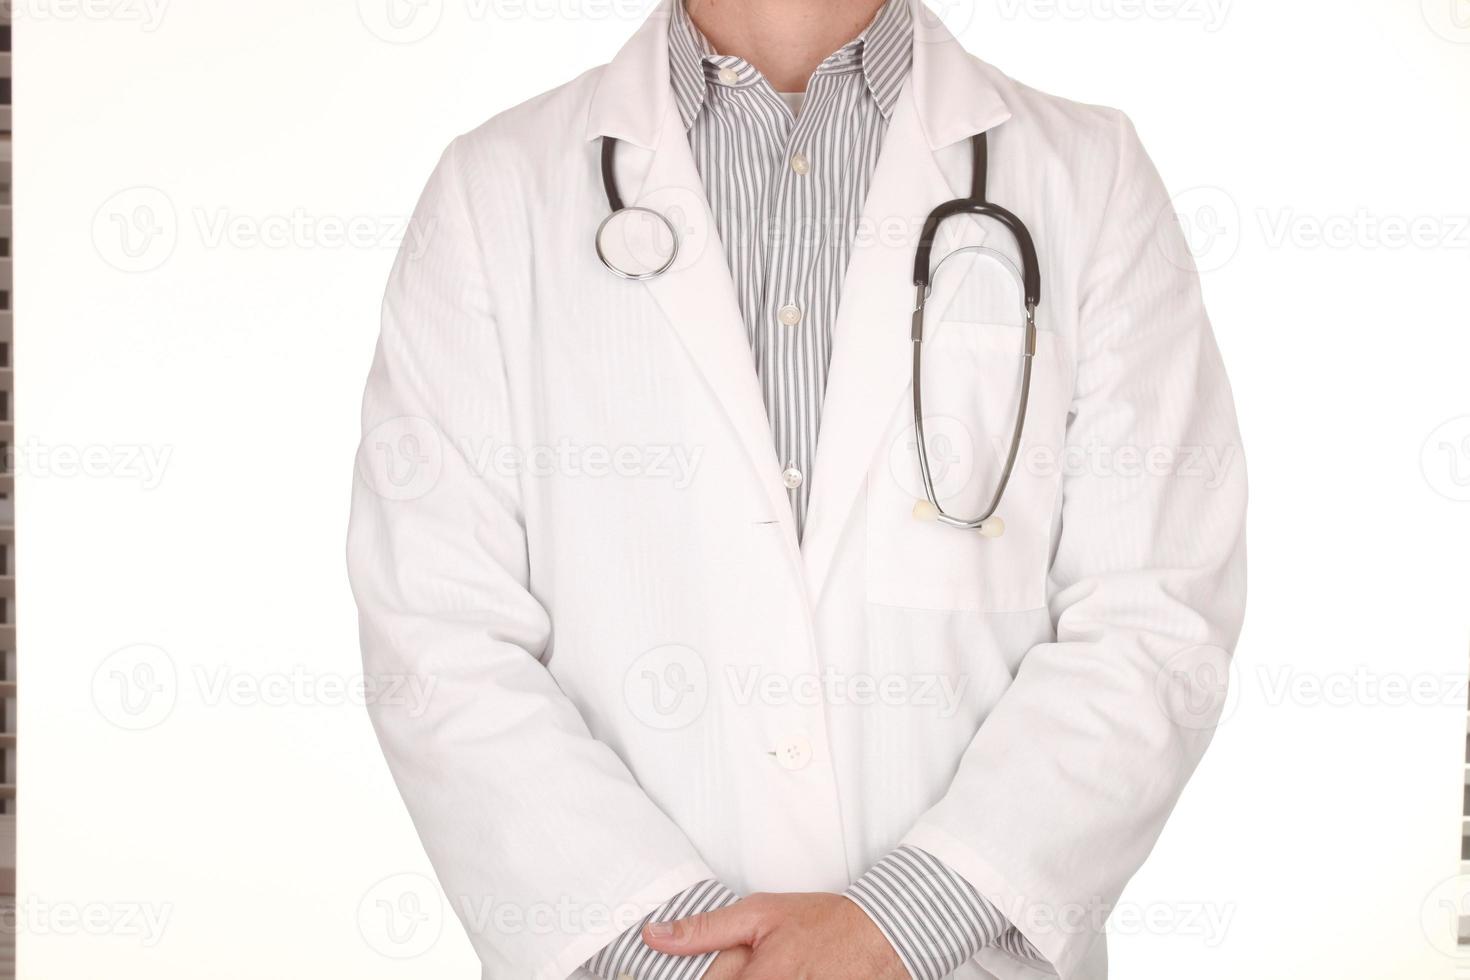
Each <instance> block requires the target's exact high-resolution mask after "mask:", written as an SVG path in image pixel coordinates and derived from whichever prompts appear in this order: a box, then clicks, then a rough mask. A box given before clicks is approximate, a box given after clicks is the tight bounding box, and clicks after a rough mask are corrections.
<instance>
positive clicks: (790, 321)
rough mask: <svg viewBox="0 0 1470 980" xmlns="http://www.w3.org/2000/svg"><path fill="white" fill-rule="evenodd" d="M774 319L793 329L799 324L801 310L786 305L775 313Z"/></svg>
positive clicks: (788, 304)
mask: <svg viewBox="0 0 1470 980" xmlns="http://www.w3.org/2000/svg"><path fill="white" fill-rule="evenodd" d="M776 319H778V320H780V321H781V322H782V323H784V324H786V326H788V327H794V326H796V325H797V324H798V323H800V322H801V310H800V309H798V308H797V307H795V306H792V305H791V304H790V303H787V304H786V305H785V306H783V307H781V308H780V309H779V310H777V311H776Z"/></svg>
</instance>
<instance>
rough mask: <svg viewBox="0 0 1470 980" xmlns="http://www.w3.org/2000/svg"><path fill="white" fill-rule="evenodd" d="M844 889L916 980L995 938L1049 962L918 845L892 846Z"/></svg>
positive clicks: (933, 976)
mask: <svg viewBox="0 0 1470 980" xmlns="http://www.w3.org/2000/svg"><path fill="white" fill-rule="evenodd" d="M845 894H846V896H847V897H848V898H850V899H852V901H853V902H854V903H856V904H857V906H858V908H860V909H862V910H863V911H864V912H866V913H867V915H868V918H870V919H872V920H873V922H874V924H875V925H877V926H878V928H879V929H880V930H881V931H882V933H883V935H884V936H885V937H887V939H888V941H889V942H890V943H892V944H893V949H894V951H895V952H896V953H898V958H899V959H900V960H902V961H903V965H904V967H905V968H906V969H907V970H908V972H909V976H911V977H912V978H913V980H941V978H943V977H947V976H949V975H950V974H951V973H953V972H954V971H955V970H958V969H959V968H960V965H961V964H962V963H964V962H965V961H966V960H969V959H970V958H971V957H973V956H974V955H975V954H976V953H978V952H980V950H982V949H984V948H985V947H986V946H989V945H991V944H998V945H999V948H1001V949H1003V950H1005V952H1007V953H1009V954H1011V955H1012V956H1015V957H1017V958H1019V959H1025V960H1034V961H1035V962H1037V963H1039V964H1045V963H1046V960H1045V959H1044V958H1042V956H1041V955H1040V954H1039V953H1037V952H1036V949H1035V948H1034V947H1033V946H1032V945H1031V943H1030V942H1028V941H1027V939H1026V937H1024V936H1022V935H1021V934H1020V933H1019V932H1017V931H1016V930H1015V929H1014V928H1013V927H1012V926H1011V924H1010V923H1009V922H1007V921H1006V918H1005V916H1003V915H1002V914H1001V913H1000V910H999V909H997V908H996V907H995V906H994V905H993V904H991V902H989V901H988V900H987V899H986V898H985V897H984V896H983V895H981V894H980V893H979V892H978V891H976V890H975V886H973V885H971V884H970V883H969V882H968V881H966V880H965V879H964V878H961V877H960V876H959V875H958V874H957V873H955V872H954V871H952V870H950V868H949V866H948V865H946V864H944V863H943V862H942V861H940V860H939V859H938V858H936V857H934V856H933V855H932V854H929V853H927V852H925V851H921V850H919V849H918V848H917V847H913V846H910V845H908V844H904V845H901V846H899V847H898V848H897V849H895V850H893V851H890V852H889V853H888V855H887V856H886V857H884V858H883V859H882V860H881V861H879V862H878V863H877V864H875V865H873V867H872V868H870V869H869V870H868V872H867V874H865V875H863V876H862V877H861V878H859V879H858V880H857V881H855V882H853V883H852V885H851V886H849V887H848V889H847V891H846V892H845Z"/></svg>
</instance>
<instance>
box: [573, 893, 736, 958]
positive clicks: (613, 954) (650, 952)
mask: <svg viewBox="0 0 1470 980" xmlns="http://www.w3.org/2000/svg"><path fill="white" fill-rule="evenodd" d="M738 898H739V896H738V895H736V894H735V893H734V892H732V891H731V890H730V889H728V888H726V887H725V886H724V885H722V884H721V883H720V882H718V881H716V880H714V879H713V878H711V879H709V880H708V881H701V882H700V883H699V884H697V885H693V886H691V887H689V888H686V889H685V890H684V891H682V892H680V893H679V894H677V895H675V896H674V897H673V898H671V899H669V900H668V901H667V902H665V903H664V904H662V905H660V906H659V907H658V908H656V909H654V910H653V911H652V912H650V913H648V915H647V916H645V917H644V918H643V919H642V920H640V921H639V922H638V923H637V924H636V925H634V926H632V927H630V928H629V929H628V930H627V931H626V932H624V933H623V934H622V935H621V936H619V937H618V938H617V939H614V940H613V941H612V942H610V943H608V944H607V945H606V946H604V947H603V948H602V950H601V952H599V953H598V954H597V955H596V956H594V957H592V959H590V960H588V961H587V962H586V964H584V965H585V966H586V968H587V969H588V970H589V971H591V972H592V973H595V974H597V975H598V976H599V977H601V978H602V980H699V978H700V977H702V976H704V973H705V971H706V970H708V969H709V966H710V964H711V963H713V962H714V959H715V956H716V955H718V953H701V954H699V955H698V956H674V955H672V954H670V953H660V952H659V951H658V950H655V949H651V948H650V947H648V946H647V945H645V944H644V942H643V936H642V933H643V927H644V926H645V925H647V924H648V923H650V922H668V921H672V920H674V919H683V918H686V917H687V916H691V915H696V914H698V913H700V912H711V911H714V910H715V909H720V908H724V907H725V906H726V905H730V904H731V903H733V902H735V901H736V900H737V899H738Z"/></svg>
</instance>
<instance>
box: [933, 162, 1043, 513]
mask: <svg viewBox="0 0 1470 980" xmlns="http://www.w3.org/2000/svg"><path fill="white" fill-rule="evenodd" d="M970 145H971V148H972V150H973V158H974V169H973V172H972V175H971V178H970V196H969V197H967V198H959V199H956V200H953V201H947V202H945V203H944V204H941V205H940V206H939V207H937V208H935V209H934V210H933V211H931V212H929V216H928V217H927V218H926V219H925V220H924V227H923V230H922V231H921V232H920V235H919V247H918V249H917V250H916V251H915V253H914V312H913V316H912V318H911V320H910V323H909V339H910V341H911V342H912V343H913V389H914V438H915V444H916V445H915V450H916V452H917V455H918V457H919V475H920V477H921V478H922V479H923V483H924V497H925V499H924V500H921V501H919V502H918V503H917V504H915V505H914V516H915V517H917V518H919V519H920V520H932V521H937V522H939V523H940V524H944V525H947V526H949V527H957V528H963V529H966V530H975V531H979V532H980V534H982V535H983V536H985V537H1000V535H1001V534H1003V533H1005V522H1004V521H1002V520H1001V519H1000V517H998V516H997V515H996V510H997V509H999V507H1000V502H1001V499H1002V498H1003V497H1004V496H1005V492H1006V487H1007V486H1008V485H1009V484H1010V481H1011V472H1012V471H1013V470H1014V469H1015V466H1016V456H1017V454H1018V453H1019V452H1020V449H1021V437H1022V435H1023V433H1024V432H1025V427H1026V408H1027V406H1028V404H1029V403H1030V399H1031V365H1032V362H1033V361H1034V360H1035V356H1036V307H1037V306H1038V305H1040V303H1041V264H1040V262H1039V261H1038V260H1037V257H1036V245H1035V243H1034V242H1033V241H1032V239H1031V233H1030V232H1029V231H1027V229H1026V226H1025V224H1023V223H1022V221H1021V219H1020V218H1017V217H1016V216H1015V215H1014V214H1012V213H1011V212H1009V211H1007V210H1006V209H1005V208H1003V207H1001V206H999V205H997V204H991V203H990V202H988V201H986V200H985V178H986V171H987V163H988V161H987V146H986V136H985V134H984V133H977V134H976V135H974V136H972V137H970ZM959 214H973V215H978V216H980V217H987V218H992V219H994V220H995V221H997V222H999V223H1000V224H1001V225H1003V226H1004V227H1005V228H1006V230H1008V231H1009V232H1010V233H1011V235H1012V237H1014V238H1015V240H1016V245H1017V247H1018V248H1019V249H1020V250H1021V288H1022V291H1023V294H1024V297H1025V304H1026V329H1025V337H1024V339H1023V341H1022V350H1021V355H1022V368H1021V395H1020V398H1019V399H1018V400H1017V403H1016V416H1015V420H1014V422H1013V424H1012V427H1011V441H1010V448H1009V449H1008V450H1007V452H1006V459H1005V465H1004V466H1003V467H1002V468H1001V473H1000V480H999V481H998V483H997V485H996V488H995V493H994V494H992V495H991V498H990V502H989V504H988V505H987V506H986V508H985V511H984V513H982V514H981V515H980V516H979V517H975V518H971V519H965V518H960V517H954V516H952V515H950V514H947V513H945V511H944V508H943V507H942V506H941V505H940V503H939V496H938V494H936V493H935V491H934V478H933V475H932V474H931V473H930V469H929V447H928V443H927V442H926V440H925V438H924V402H923V394H922V386H921V380H922V375H923V358H922V356H921V354H922V350H923V345H924V303H925V301H926V300H927V299H928V297H929V290H930V286H931V281H932V277H933V271H934V269H931V267H930V264H929V261H930V256H931V253H932V251H933V247H934V238H935V235H936V234H937V233H938V230H939V225H940V223H941V222H943V221H944V219H945V218H949V217H953V216H955V215H959ZM948 258H949V256H945V257H944V258H943V259H940V261H939V265H943V264H944V261H945V259H948ZM934 268H936V269H937V268H938V266H935V267H934Z"/></svg>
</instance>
